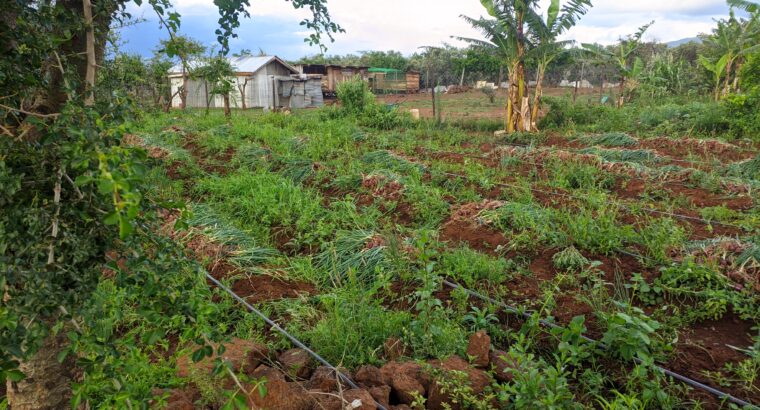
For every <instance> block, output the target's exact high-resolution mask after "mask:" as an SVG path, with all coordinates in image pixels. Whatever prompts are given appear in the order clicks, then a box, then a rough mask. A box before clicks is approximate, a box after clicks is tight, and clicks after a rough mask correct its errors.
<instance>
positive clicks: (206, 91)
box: [203, 80, 211, 115]
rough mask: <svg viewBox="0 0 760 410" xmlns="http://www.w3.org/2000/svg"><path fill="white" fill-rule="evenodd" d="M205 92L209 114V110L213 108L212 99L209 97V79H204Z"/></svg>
mask: <svg viewBox="0 0 760 410" xmlns="http://www.w3.org/2000/svg"><path fill="white" fill-rule="evenodd" d="M203 92H204V97H206V114H207V115H208V111H209V109H210V108H211V99H210V98H209V97H208V81H206V80H203Z"/></svg>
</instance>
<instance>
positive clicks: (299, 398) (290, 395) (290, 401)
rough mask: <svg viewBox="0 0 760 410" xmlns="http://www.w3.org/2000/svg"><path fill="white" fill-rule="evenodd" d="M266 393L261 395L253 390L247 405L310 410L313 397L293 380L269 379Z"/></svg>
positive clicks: (289, 409) (282, 409)
mask: <svg viewBox="0 0 760 410" xmlns="http://www.w3.org/2000/svg"><path fill="white" fill-rule="evenodd" d="M266 387H267V393H266V395H264V397H261V396H260V395H259V394H258V392H256V391H254V393H253V394H252V395H250V397H249V403H248V405H249V406H250V407H251V408H255V409H277V410H311V409H312V408H313V406H314V403H315V399H314V397H313V396H312V395H311V394H309V393H308V392H307V391H306V390H304V388H303V386H301V385H299V384H298V383H295V382H286V381H284V380H270V381H267V384H266Z"/></svg>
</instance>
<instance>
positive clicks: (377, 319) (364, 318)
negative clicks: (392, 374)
mask: <svg viewBox="0 0 760 410" xmlns="http://www.w3.org/2000/svg"><path fill="white" fill-rule="evenodd" d="M380 301H381V299H380V298H377V297H374V295H372V294H371V293H363V292H362V291H360V290H350V289H349V290H339V291H337V292H336V293H332V294H328V295H325V296H322V297H320V303H321V305H322V306H323V307H324V309H325V315H324V317H323V318H322V319H321V320H320V321H319V322H318V323H317V324H316V325H315V326H314V327H313V328H312V329H309V330H308V331H306V332H305V334H304V338H305V340H306V341H307V343H308V344H309V345H311V346H313V347H314V349H315V350H317V351H318V352H320V354H322V355H323V356H324V357H325V359H327V360H328V361H330V362H332V363H341V364H343V365H344V366H347V367H349V368H352V367H355V366H358V365H361V364H366V363H372V364H379V363H380V358H379V357H378V353H379V352H382V346H383V342H385V340H386V339H388V338H389V337H391V336H400V335H401V333H402V329H403V328H404V327H405V326H406V325H407V324H408V323H409V320H410V315H409V312H404V311H388V310H385V309H384V308H383V307H382V306H381V305H380Z"/></svg>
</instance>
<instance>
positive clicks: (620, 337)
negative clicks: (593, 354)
mask: <svg viewBox="0 0 760 410" xmlns="http://www.w3.org/2000/svg"><path fill="white" fill-rule="evenodd" d="M615 305H616V306H617V308H618V309H620V310H618V311H616V312H612V313H604V312H598V314H599V315H600V317H601V319H602V320H603V321H604V322H605V323H606V325H607V330H606V331H605V332H604V336H602V340H601V342H602V343H604V344H605V345H606V346H607V347H608V348H609V351H610V352H611V353H612V354H613V355H614V356H616V357H619V358H621V359H625V360H632V359H633V358H634V357H636V358H639V359H641V360H643V361H644V362H647V363H651V362H653V360H654V355H655V354H657V353H659V352H660V351H661V350H662V348H663V347H662V345H661V343H660V342H659V340H658V339H657V335H656V331H657V329H659V328H660V324H659V323H658V322H657V321H655V320H652V319H650V318H649V317H648V316H647V315H646V314H645V313H644V311H642V310H641V309H639V308H637V307H633V306H630V305H627V304H624V303H622V302H615Z"/></svg>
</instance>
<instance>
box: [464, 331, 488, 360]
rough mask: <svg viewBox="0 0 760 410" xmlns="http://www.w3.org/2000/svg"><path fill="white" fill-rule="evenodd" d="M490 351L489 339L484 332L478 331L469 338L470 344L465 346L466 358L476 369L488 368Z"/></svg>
mask: <svg viewBox="0 0 760 410" xmlns="http://www.w3.org/2000/svg"><path fill="white" fill-rule="evenodd" d="M490 351H491V338H490V337H489V336H488V334H487V333H486V332H485V331H484V330H481V331H478V332H475V333H473V334H472V335H471V336H470V342H469V343H468V344H467V357H468V358H469V359H470V360H472V364H473V365H475V366H476V367H480V368H485V367H488V363H489V358H488V354H489V353H490Z"/></svg>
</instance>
